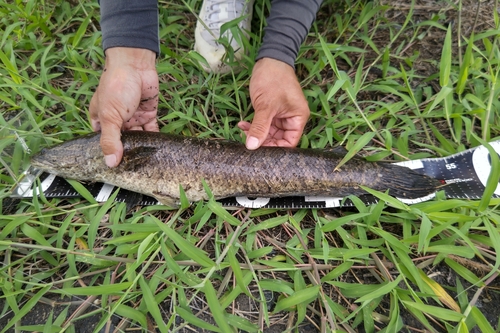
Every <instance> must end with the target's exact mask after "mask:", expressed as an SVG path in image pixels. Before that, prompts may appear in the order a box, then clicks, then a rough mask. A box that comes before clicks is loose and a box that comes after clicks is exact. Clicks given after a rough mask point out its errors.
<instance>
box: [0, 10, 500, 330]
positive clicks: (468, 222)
mask: <svg viewBox="0 0 500 333" xmlns="http://www.w3.org/2000/svg"><path fill="white" fill-rule="evenodd" d="M480 4H481V6H480V7H478V2H477V1H466V0H461V1H458V4H455V2H452V1H438V0H436V1H435V2H434V3H433V2H426V5H418V6H415V4H414V3H412V2H411V1H372V2H365V1H361V0H345V1H341V0H325V4H324V5H323V7H322V9H321V11H320V13H319V16H318V20H317V21H316V23H315V25H314V26H313V28H312V29H311V33H310V34H309V37H308V39H307V41H306V42H305V44H304V45H303V47H302V49H301V52H300V55H299V59H298V61H297V66H296V68H297V73H298V76H299V79H300V82H301V84H302V86H303V89H304V93H305V95H306V97H307V99H308V101H309V106H310V109H311V112H312V114H311V119H310V121H309V123H308V126H307V128H306V132H305V133H304V136H303V138H302V141H301V143H300V146H301V147H325V146H329V145H332V144H337V143H340V144H342V145H344V146H346V147H347V148H348V149H349V148H352V147H355V148H360V149H361V150H362V153H363V154H364V155H367V156H368V158H369V159H370V160H373V161H376V160H390V161H395V160H401V159H417V158H425V157H438V156H447V155H450V154H453V153H456V152H459V151H463V150H465V149H467V148H470V147H474V146H477V145H479V144H482V143H484V142H488V141H493V140H498V139H499V136H500V117H499V116H500V114H499V112H500V101H499V99H498V96H499V94H500V84H499V82H500V77H499V75H500V65H499V59H500V50H499V39H498V36H499V35H500V21H499V16H498V8H499V6H498V3H497V2H496V1H489V2H480ZM160 5H161V9H160V10H161V13H162V14H163V15H164V17H166V19H165V20H164V21H162V23H161V27H160V35H161V38H162V43H161V45H162V55H161V57H160V59H159V61H158V70H159V74H160V82H161V84H160V85H161V91H162V92H163V95H162V96H161V99H160V108H159V109H160V112H159V113H160V114H159V121H160V125H161V128H162V131H165V132H175V133H181V134H184V135H195V136H200V137H207V138H217V137H224V138H228V139H233V140H242V138H241V133H240V131H239V130H238V129H237V127H236V124H237V122H238V121H239V120H242V119H247V120H248V119H251V117H252V109H251V104H250V101H249V96H248V83H249V75H248V74H249V72H250V71H251V68H252V59H253V58H254V56H255V53H256V50H257V48H258V45H259V43H260V40H261V36H262V27H263V25H264V17H265V14H266V12H267V10H268V7H269V1H267V0H266V1H264V5H263V4H262V2H261V1H257V4H256V8H255V15H254V21H253V32H252V33H253V37H254V38H253V39H251V41H250V42H249V43H250V46H251V48H250V49H251V51H250V52H249V54H248V57H247V58H245V59H243V61H242V64H241V65H242V66H243V68H244V69H243V71H242V72H240V73H237V74H230V75H225V76H220V75H213V74H208V73H205V72H203V71H202V70H201V67H200V66H199V65H198V60H199V55H197V54H196V53H195V52H193V51H191V49H192V45H193V43H194V40H193V36H194V25H195V22H196V18H195V13H197V10H198V8H199V6H200V2H198V1H192V0H189V1H185V2H166V1H162V2H160ZM459 9H462V11H461V14H460V15H458V14H457V13H458V10H459ZM0 13H1V14H0V31H1V33H0V110H1V114H0V165H1V167H0V168H1V173H0V200H1V201H0V206H2V208H3V209H4V211H6V212H8V213H7V214H5V213H4V214H3V215H0V258H1V264H0V288H1V289H0V304H3V307H0V323H1V324H2V325H0V332H21V331H23V332H25V331H28V332H31V331H43V332H60V331H67V332H79V331H81V329H80V330H79V328H78V327H82V326H78V325H82V323H85V320H88V319H86V318H88V317H89V315H97V318H99V320H100V321H99V320H98V323H96V326H95V327H94V328H95V330H96V331H99V329H101V328H106V327H107V326H108V325H109V321H110V320H111V321H113V325H114V326H115V327H118V328H119V329H120V330H122V331H129V330H133V331H141V330H142V331H152V330H154V328H156V329H157V330H158V331H160V332H178V331H186V332H187V331H188V330H191V329H199V328H202V329H205V330H207V331H215V332H233V331H234V332H236V329H240V330H242V331H248V332H258V331H269V332H271V331H273V332H278V331H289V332H296V331H299V332H302V331H321V332H333V331H337V332H358V331H365V332H379V331H384V332H400V331H412V332H422V331H423V330H427V331H431V332H469V331H471V332H473V331H481V332H498V330H499V329H500V326H499V323H498V311H496V307H497V304H498V300H499V295H498V278H497V276H498V272H499V266H500V259H499V257H498V255H497V254H498V253H499V251H500V233H499V224H500V214H499V210H498V206H499V204H500V200H498V199H492V200H490V197H489V195H488V193H492V191H493V190H494V187H495V186H494V184H495V183H494V182H493V183H492V185H490V186H489V187H488V188H487V190H486V192H487V193H486V195H485V197H484V198H483V200H480V201H467V200H457V199H453V200H446V199H444V198H441V197H438V198H436V199H435V200H433V201H430V202H425V203H420V204H417V205H413V206H406V205H403V204H401V203H399V202H398V201H396V200H390V199H389V200H388V201H387V202H386V203H384V202H380V203H378V204H376V205H372V206H365V205H364V204H362V203H361V202H358V201H357V200H355V198H354V199H353V200H354V201H355V203H356V209H355V210H342V211H337V210H299V211H275V210H263V209H257V210H237V211H227V210H225V209H223V208H222V207H220V206H219V205H218V204H217V203H215V202H200V203H195V204H193V205H192V206H191V207H188V208H183V209H178V210H168V211H164V210H160V208H159V207H140V208H137V209H135V210H133V211H132V212H129V213H127V212H126V208H125V206H124V204H117V203H113V202H111V201H110V202H107V203H105V204H103V205H98V204H95V203H90V202H87V201H85V200H76V199H73V200H55V199H53V200H47V199H44V198H40V199H34V200H24V201H21V202H20V203H16V204H15V205H14V206H9V205H10V204H9V200H8V196H9V191H10V190H11V189H12V188H13V186H14V185H15V184H16V182H17V181H18V180H19V179H20V178H21V176H22V172H23V171H24V170H25V169H26V168H27V167H28V166H29V153H28V150H29V151H33V152H36V151H38V150H39V149H41V148H42V147H45V146H49V145H51V144H54V143H56V142H60V141H63V140H66V139H69V138H71V137H74V136H77V135H80V134H83V133H87V132H90V131H91V128H90V125H89V118H88V115H87V109H88V105H89V101H90V98H91V96H92V92H93V90H94V89H95V87H96V85H97V83H98V80H99V75H100V70H101V66H102V64H103V52H102V49H101V35H100V33H99V29H98V22H99V10H98V5H97V2H85V1H81V2H78V1H71V2H67V1H31V0H28V1H9V2H8V3H2V4H0ZM167 13H168V14H167ZM473 29H474V30H473ZM459 33H460V35H459ZM497 169H498V167H496V168H494V174H497V175H498V172H499V170H497ZM488 302H490V303H488ZM55 303H57V304H58V306H57V307H56V308H57V311H56V310H55V308H54V310H53V309H52V307H51V305H53V304H55ZM41 304H46V305H48V306H49V311H47V313H48V314H50V316H49V317H48V319H46V320H45V321H43V322H39V323H36V324H34V323H32V322H28V321H27V319H26V318H28V317H29V314H30V313H31V312H33V311H35V310H34V309H35V308H36V306H40V305H41ZM488 304H489V305H488ZM61 311H62V312H61ZM495 311H496V312H495ZM492 316H493V317H492ZM495 316H496V317H495ZM23 318H24V319H23ZM120 318H121V319H120ZM188 327H189V328H188ZM86 328H87V329H90V328H91V327H90V326H88V327H86Z"/></svg>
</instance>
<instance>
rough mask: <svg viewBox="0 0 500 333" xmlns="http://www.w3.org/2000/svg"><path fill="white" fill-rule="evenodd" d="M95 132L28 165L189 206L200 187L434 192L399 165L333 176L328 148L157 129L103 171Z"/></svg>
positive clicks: (294, 192) (217, 190)
mask: <svg viewBox="0 0 500 333" xmlns="http://www.w3.org/2000/svg"><path fill="white" fill-rule="evenodd" d="M99 140H100V134H99V133H93V134H91V135H87V136H83V137H79V138H76V139H73V140H70V141H66V142H64V143H61V144H59V145H56V146H53V147H50V148H45V149H44V150H42V151H41V152H40V153H39V154H37V155H35V156H34V157H33V158H32V165H33V166H34V167H36V168H37V169H40V170H42V171H46V172H49V173H52V174H55V175H58V176H61V177H63V178H70V179H76V180H81V181H97V182H104V183H108V184H112V185H115V186H118V187H121V188H124V189H128V190H131V191H134V192H138V193H142V194H145V195H149V196H152V197H154V198H156V199H157V200H159V201H160V202H162V203H164V204H167V205H176V204H177V203H178V202H179V199H180V187H182V188H183V189H184V191H185V193H186V196H187V199H188V200H189V201H199V200H206V199H208V195H207V193H206V191H205V189H204V187H203V181H205V182H206V184H207V185H208V187H209V189H210V191H211V192H212V194H213V195H214V197H215V198H216V199H221V198H227V197H238V196H248V197H257V198H258V197H265V198H273V197H288V196H300V195H310V196H337V197H345V196H348V195H362V194H365V193H366V192H365V191H364V190H363V189H362V188H361V186H366V187H369V188H372V189H375V190H378V191H389V194H391V195H393V196H395V197H400V198H409V199H411V198H420V197H424V196H426V195H429V194H431V193H434V192H435V191H436V190H437V189H438V188H439V187H440V186H442V184H441V182H439V181H438V180H436V179H434V178H431V177H428V176H425V175H422V174H420V173H417V172H414V171H412V170H411V169H409V168H406V167H404V166H398V165H395V164H390V163H378V162H368V161H366V160H364V159H362V158H358V157H356V158H352V159H351V160H349V161H347V163H345V164H344V165H343V166H342V167H341V168H340V170H338V171H334V170H335V168H336V166H337V165H338V164H339V162H340V161H341V160H342V158H343V157H344V155H342V154H338V153H336V152H333V151H331V150H323V149H300V148H282V147H261V148H259V149H257V150H248V149H246V148H245V146H244V145H243V144H241V143H238V142H232V141H225V140H224V141H223V140H208V139H200V138H195V137H184V136H177V135H171V134H165V133H157V132H144V131H127V132H123V133H122V142H123V146H124V154H123V159H122V162H121V163H120V164H119V165H118V167H116V168H108V167H107V166H106V164H105V163H104V156H103V153H102V151H101V148H100V145H99Z"/></svg>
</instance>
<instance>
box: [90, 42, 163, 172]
mask: <svg viewBox="0 0 500 333" xmlns="http://www.w3.org/2000/svg"><path fill="white" fill-rule="evenodd" d="M155 59H156V54H155V53H154V52H152V51H150V50H145V49H136V48H124V47H115V48H109V49H107V50H106V65H105V68H104V71H103V74H102V76H101V79H100V82H99V87H98V88H97V90H96V92H95V94H94V96H93V97H92V100H91V102H90V108H89V111H90V118H91V122H92V128H93V129H94V131H101V132H102V135H101V141H100V142H101V147H102V150H103V153H104V155H105V161H106V164H107V165H108V166H109V167H115V166H117V165H118V164H119V163H120V161H121V159H122V155H123V145H122V142H121V140H120V133H121V130H142V129H143V130H146V131H156V132H157V131H158V122H157V120H156V113H157V109H158V86H159V85H158V74H157V72H156V68H155Z"/></svg>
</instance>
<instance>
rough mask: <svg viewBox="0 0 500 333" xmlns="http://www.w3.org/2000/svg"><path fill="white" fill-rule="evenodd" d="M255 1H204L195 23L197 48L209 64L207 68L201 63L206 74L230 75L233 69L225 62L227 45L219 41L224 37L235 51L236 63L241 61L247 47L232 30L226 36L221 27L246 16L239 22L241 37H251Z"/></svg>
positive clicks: (195, 45) (195, 47)
mask: <svg viewBox="0 0 500 333" xmlns="http://www.w3.org/2000/svg"><path fill="white" fill-rule="evenodd" d="M254 1H255V0H204V1H203V5H202V7H201V11H200V16H199V20H198V22H196V30H195V34H194V36H195V43H194V49H195V51H196V52H198V53H199V54H200V55H202V56H203V57H204V58H205V60H206V61H207V62H208V67H207V66H206V65H205V64H202V66H203V68H204V69H205V70H206V71H207V72H214V73H221V74H224V73H228V72H230V71H231V67H229V66H228V65H227V64H225V63H224V62H223V59H224V57H225V55H226V49H225V48H224V46H223V45H222V44H220V43H218V42H217V40H218V39H219V38H221V37H226V38H227V39H228V41H229V43H230V44H231V47H232V48H233V50H234V60H239V59H241V57H242V55H243V53H244V51H245V50H244V48H243V46H242V45H240V44H239V43H238V41H237V39H236V38H234V37H233V36H232V34H231V32H230V31H229V30H227V31H226V32H225V33H224V35H223V36H221V35H220V28H221V26H222V25H223V24H224V23H227V22H230V21H232V20H234V19H238V18H240V17H242V16H245V18H244V19H243V20H241V21H240V22H239V23H238V26H239V28H240V29H241V31H242V33H243V34H242V35H241V36H240V37H241V38H243V36H244V38H248V31H250V22H251V21H252V9H253V3H254Z"/></svg>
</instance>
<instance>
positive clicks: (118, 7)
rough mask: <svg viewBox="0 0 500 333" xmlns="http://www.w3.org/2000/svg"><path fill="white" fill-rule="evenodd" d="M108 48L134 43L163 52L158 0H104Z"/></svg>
mask: <svg viewBox="0 0 500 333" xmlns="http://www.w3.org/2000/svg"><path fill="white" fill-rule="evenodd" d="M100 5H101V31H102V45H103V48H104V50H106V49H108V48H112V47H133V48H141V49H148V50H151V51H153V52H155V53H156V54H157V55H158V54H159V53H160V46H159V37H158V1H157V0H101V1H100Z"/></svg>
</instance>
